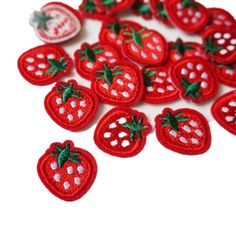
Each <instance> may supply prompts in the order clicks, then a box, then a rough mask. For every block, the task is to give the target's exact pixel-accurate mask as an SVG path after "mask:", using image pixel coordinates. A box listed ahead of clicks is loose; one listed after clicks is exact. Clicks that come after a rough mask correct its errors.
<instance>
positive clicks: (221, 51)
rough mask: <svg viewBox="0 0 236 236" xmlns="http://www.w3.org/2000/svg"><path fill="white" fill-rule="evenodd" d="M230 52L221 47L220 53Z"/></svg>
mask: <svg viewBox="0 0 236 236" xmlns="http://www.w3.org/2000/svg"><path fill="white" fill-rule="evenodd" d="M227 53H228V51H227V50H226V49H221V50H220V54H221V55H225V54H227Z"/></svg>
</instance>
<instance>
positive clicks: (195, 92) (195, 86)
mask: <svg viewBox="0 0 236 236" xmlns="http://www.w3.org/2000/svg"><path fill="white" fill-rule="evenodd" d="M180 85H181V87H182V88H184V89H185V94H184V95H185V96H191V97H192V98H193V99H194V100H196V99H197V98H198V97H202V94H201V92H200V91H199V90H200V88H201V82H195V83H191V82H190V81H189V80H187V79H186V78H182V79H181V83H180Z"/></svg>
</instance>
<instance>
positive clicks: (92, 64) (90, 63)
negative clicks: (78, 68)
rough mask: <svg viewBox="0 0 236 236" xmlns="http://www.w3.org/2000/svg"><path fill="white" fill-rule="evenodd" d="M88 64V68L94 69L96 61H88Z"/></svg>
mask: <svg viewBox="0 0 236 236" xmlns="http://www.w3.org/2000/svg"><path fill="white" fill-rule="evenodd" d="M86 66H87V68H89V69H93V67H94V63H92V62H87V63H86Z"/></svg>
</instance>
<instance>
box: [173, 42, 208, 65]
mask: <svg viewBox="0 0 236 236" xmlns="http://www.w3.org/2000/svg"><path fill="white" fill-rule="evenodd" d="M169 48H170V52H169V61H170V62H176V61H178V60H180V59H182V58H184V57H192V56H199V57H203V58H205V59H206V58H207V56H206V54H205V50H204V48H203V46H202V45H201V44H199V43H196V42H183V40H182V39H180V38H178V39H177V40H176V42H170V43H169Z"/></svg>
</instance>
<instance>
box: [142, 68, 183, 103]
mask: <svg viewBox="0 0 236 236" xmlns="http://www.w3.org/2000/svg"><path fill="white" fill-rule="evenodd" d="M142 73H143V79H144V85H145V86H144V95H143V101H144V102H147V103H153V104H161V103H166V102H171V101H175V100H177V99H178V98H179V90H177V89H176V88H175V86H174V85H173V83H172V81H171V78H170V76H169V65H168V64H166V65H163V66H158V67H144V68H143V69H142Z"/></svg>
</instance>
